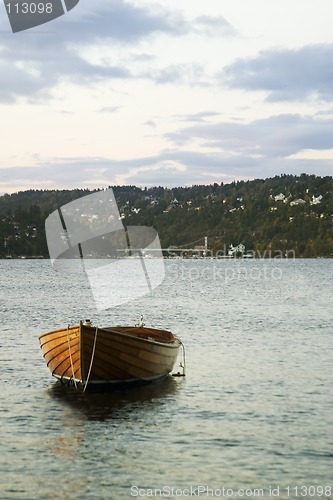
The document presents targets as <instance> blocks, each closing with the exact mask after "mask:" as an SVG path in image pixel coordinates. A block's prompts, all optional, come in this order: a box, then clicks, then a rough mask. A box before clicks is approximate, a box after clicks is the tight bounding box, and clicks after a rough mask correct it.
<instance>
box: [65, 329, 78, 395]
mask: <svg viewBox="0 0 333 500" xmlns="http://www.w3.org/2000/svg"><path fill="white" fill-rule="evenodd" d="M69 326H70V325H67V342H68V352H69V359H70V360H71V367H72V374H73V381H74V385H75V389H77V385H76V380H75V373H74V364H73V359H72V353H71V344H70V339H69Z"/></svg>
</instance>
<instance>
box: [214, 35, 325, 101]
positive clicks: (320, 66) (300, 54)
mask: <svg viewBox="0 0 333 500" xmlns="http://www.w3.org/2000/svg"><path fill="white" fill-rule="evenodd" d="M332 60H333V44H318V45H308V46H305V47H301V48H298V49H294V50H290V49H275V50H274V49H270V50H265V51H262V52H259V54H258V55H257V56H256V57H253V58H242V59H237V60H236V61H235V62H234V63H232V64H230V65H229V66H226V67H224V68H223V70H222V72H221V73H220V74H219V75H218V80H219V82H220V83H222V84H223V85H226V86H227V87H229V88H233V89H244V90H249V91H266V92H268V97H267V100H268V101H298V100H302V99H304V98H309V97H317V98H319V99H321V100H323V101H332V100H333V86H332V81H333V66H332V64H331V61H332Z"/></svg>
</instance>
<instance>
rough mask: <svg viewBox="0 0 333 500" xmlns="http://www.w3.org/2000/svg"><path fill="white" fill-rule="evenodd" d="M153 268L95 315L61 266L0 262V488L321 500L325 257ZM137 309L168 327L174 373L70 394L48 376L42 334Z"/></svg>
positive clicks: (331, 442) (327, 328)
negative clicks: (175, 342) (124, 298)
mask: <svg viewBox="0 0 333 500" xmlns="http://www.w3.org/2000/svg"><path fill="white" fill-rule="evenodd" d="M165 267H166V278H165V280H164V282H163V284H162V285H161V286H159V287H158V288H157V289H155V290H153V292H152V293H151V294H150V295H146V296H144V297H141V298H139V299H137V300H135V301H133V302H131V303H128V304H124V305H121V306H118V307H115V308H113V309H106V310H103V311H99V312H98V311H97V309H96V307H95V304H94V301H93V297H92V293H91V290H90V287H89V283H88V282H87V281H84V280H82V277H81V275H80V274H78V273H76V271H75V269H74V268H73V269H72V270H71V268H70V266H69V267H68V269H67V272H66V273H64V272H57V271H55V270H54V269H53V268H52V267H51V264H50V261H48V260H9V259H8V260H2V261H0V272H1V302H0V310H1V337H0V349H1V350H0V353H1V354H0V356H1V368H0V370H1V371H0V380H1V392H0V415H1V428H0V471H1V475H0V499H1V500H11V499H17V500H23V499H24V500H30V499H31V500H36V499H37V500H47V499H50V500H51V499H52V500H67V499H68V500H73V499H75V500H76V499H80V500H83V499H84V500H93V499H96V500H104V499H105V500H111V499H112V500H122V499H124V500H125V499H126V500H128V499H130V498H152V497H155V498H169V499H173V498H188V497H201V498H211V497H220V498H237V497H243V498H249V497H250V498H251V497H261V498H265V499H267V498H274V497H275V498H280V499H288V498H289V499H290V498H294V499H295V498H307V499H309V498H326V499H327V498H330V499H333V477H332V476H333V474H332V471H333V412H332V387H333V383H332V382H333V380H332V379H333V370H332V367H333V363H332V362H333V286H332V278H333V259H304V260H294V259H265V260H264V259H258V260H244V259H243V260H241V259H237V260H234V259H232V260H228V259H221V260H216V259H197V260H182V259H179V260H171V259H170V260H165ZM141 314H143V315H144V321H145V323H146V324H147V325H153V326H158V327H163V328H166V329H170V330H171V331H173V332H174V333H175V334H177V335H178V336H179V337H180V338H181V339H182V341H183V343H184V344H185V349H186V377H185V378H184V379H183V378H175V377H169V378H168V379H166V380H164V381H162V382H159V383H156V384H152V385H150V386H145V387H141V388H139V389H138V388H136V389H126V390H124V391H118V392H117V391H116V392H113V393H102V394H89V393H84V394H82V393H77V392H76V391H75V390H74V389H72V388H65V387H63V386H61V385H60V384H58V383H57V382H56V381H55V379H53V378H52V377H51V374H50V372H49V371H48V369H47V367H46V365H45V363H44V360H43V358H42V354H41V350H40V348H39V343H38V336H39V335H40V334H41V333H43V332H45V331H48V330H51V329H53V328H56V327H61V326H63V325H67V324H68V323H77V322H78V321H79V320H81V319H86V318H90V319H91V320H92V321H93V323H94V324H98V325H100V326H107V325H112V324H124V323H132V324H133V323H137V322H138V320H139V318H140V315H141ZM176 369H178V367H176Z"/></svg>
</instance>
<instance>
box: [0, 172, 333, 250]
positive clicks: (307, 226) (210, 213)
mask: <svg viewBox="0 0 333 500" xmlns="http://www.w3.org/2000/svg"><path fill="white" fill-rule="evenodd" d="M110 187H112V189H113V191H114V194H115V197H116V200H117V204H118V208H119V212H120V215H121V217H122V220H123V224H124V226H125V227H126V225H146V226H152V227H154V228H155V229H156V230H157V231H158V234H159V237H160V240H161V244H162V247H163V248H168V247H170V246H185V245H187V244H188V243H190V242H196V241H198V240H200V239H201V240H202V241H203V238H204V237H205V236H207V237H208V246H209V248H210V249H211V251H212V253H213V254H216V252H217V251H218V250H220V251H221V250H222V251H224V249H226V248H228V247H229V245H231V244H233V245H238V244H239V243H243V244H244V245H245V247H246V250H247V251H253V252H254V251H256V252H257V254H258V255H261V256H262V255H264V253H265V252H266V255H272V256H274V255H277V254H278V253H280V254H281V255H282V254H285V253H286V252H288V251H290V250H292V251H294V252H295V255H296V256H297V257H318V256H320V257H332V256H333V178H332V177H331V176H329V177H317V176H315V175H306V174H302V175H300V176H293V175H281V176H276V177H274V178H270V179H265V180H262V179H256V180H253V181H239V182H232V183H231V184H223V183H222V184H216V183H215V184H212V185H207V186H203V185H195V186H192V187H178V188H172V189H169V188H164V187H153V188H144V189H141V188H138V187H136V186H110ZM92 192H94V191H90V190H79V189H76V190H71V191H69V190H59V191H47V190H41V191H37V190H30V191H23V192H18V193H15V194H12V195H4V196H1V197H0V256H1V257H2V258H3V257H6V256H7V257H8V256H12V257H17V256H26V257H32V256H44V257H48V251H47V245H46V239H45V232H44V224H45V219H46V218H47V216H48V215H49V214H50V213H51V212H52V211H54V210H55V209H57V208H58V207H61V206H62V205H64V204H66V203H68V202H69V201H72V200H74V199H77V198H79V197H81V196H85V195H88V194H90V193H92Z"/></svg>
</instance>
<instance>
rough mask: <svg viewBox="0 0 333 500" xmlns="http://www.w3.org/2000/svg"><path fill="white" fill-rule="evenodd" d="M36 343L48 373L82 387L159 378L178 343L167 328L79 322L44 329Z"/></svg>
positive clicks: (171, 364)
mask: <svg viewBox="0 0 333 500" xmlns="http://www.w3.org/2000/svg"><path fill="white" fill-rule="evenodd" d="M39 342H40V346H41V348H42V352H43V356H44V359H45V361H46V363H47V366H48V368H49V369H50V371H51V373H52V375H53V376H54V377H56V378H58V379H59V380H61V381H62V382H64V383H66V384H73V385H75V386H76V387H78V388H84V389H85V388H86V387H88V386H93V385H95V386H97V385H100V386H101V385H104V384H130V383H139V382H141V383H146V382H151V381H153V380H156V379H159V378H163V377H165V376H167V375H168V374H169V373H170V372H171V371H172V369H173V367H174V364H175V362H176V360H177V357H178V353H179V349H180V346H181V342H180V340H179V339H178V338H177V337H175V336H174V335H173V334H172V333H171V332H168V331H166V330H158V329H154V328H146V327H108V328H98V327H94V326H90V325H86V324H83V323H80V324H79V325H74V326H68V327H65V328H61V329H58V330H54V331H51V332H47V333H44V334H42V335H41V336H40V337H39Z"/></svg>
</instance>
